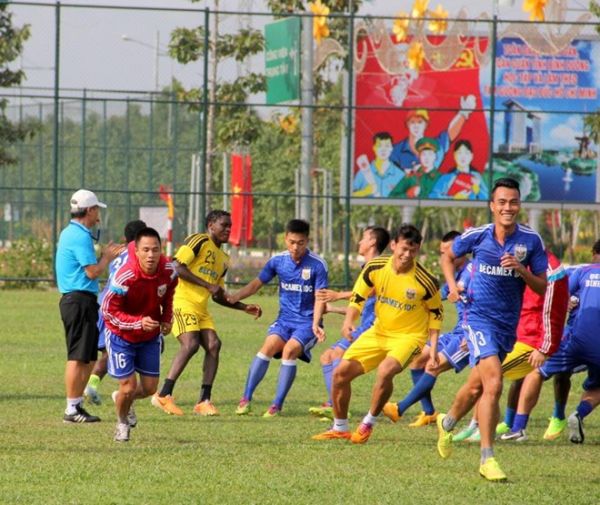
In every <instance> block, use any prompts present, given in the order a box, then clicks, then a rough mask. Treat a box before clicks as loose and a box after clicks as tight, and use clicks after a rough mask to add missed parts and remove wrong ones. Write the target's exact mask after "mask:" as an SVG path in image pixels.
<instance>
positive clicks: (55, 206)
mask: <svg viewBox="0 0 600 505" xmlns="http://www.w3.org/2000/svg"><path fill="white" fill-rule="evenodd" d="M54 12H55V15H54V118H53V119H54V121H53V123H52V171H53V181H52V182H53V187H52V269H53V272H54V280H55V282H56V266H55V265H56V261H55V259H56V245H57V242H58V133H59V131H58V130H59V123H58V102H59V86H60V79H59V75H60V2H56V6H55V9H54Z"/></svg>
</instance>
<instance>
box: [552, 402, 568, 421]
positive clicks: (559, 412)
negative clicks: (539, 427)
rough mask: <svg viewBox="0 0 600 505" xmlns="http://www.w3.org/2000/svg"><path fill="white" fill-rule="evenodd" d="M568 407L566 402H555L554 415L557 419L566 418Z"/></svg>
mask: <svg viewBox="0 0 600 505" xmlns="http://www.w3.org/2000/svg"><path fill="white" fill-rule="evenodd" d="M566 407H567V405H566V403H562V402H554V412H553V413H552V417H556V419H564V418H565V408H566Z"/></svg>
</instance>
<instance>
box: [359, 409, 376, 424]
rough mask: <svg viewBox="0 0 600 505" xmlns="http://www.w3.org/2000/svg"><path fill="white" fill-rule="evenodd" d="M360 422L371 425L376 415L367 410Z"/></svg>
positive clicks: (374, 421)
mask: <svg viewBox="0 0 600 505" xmlns="http://www.w3.org/2000/svg"><path fill="white" fill-rule="evenodd" d="M362 422H363V424H370V425H371V426H374V425H375V423H376V422H377V417H375V416H374V415H373V414H371V411H370V410H369V412H367V415H366V416H365V417H363V420H362Z"/></svg>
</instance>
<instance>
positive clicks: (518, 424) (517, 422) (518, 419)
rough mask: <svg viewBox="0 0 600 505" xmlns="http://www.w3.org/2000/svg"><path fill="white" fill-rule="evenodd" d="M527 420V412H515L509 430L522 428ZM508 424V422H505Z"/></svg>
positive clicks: (513, 430) (525, 426)
mask: <svg viewBox="0 0 600 505" xmlns="http://www.w3.org/2000/svg"><path fill="white" fill-rule="evenodd" d="M528 422H529V414H516V415H515V416H514V419H513V423H512V426H511V428H510V431H512V432H513V433H516V432H517V431H519V430H524V429H525V428H527V423H528ZM506 424H508V423H506Z"/></svg>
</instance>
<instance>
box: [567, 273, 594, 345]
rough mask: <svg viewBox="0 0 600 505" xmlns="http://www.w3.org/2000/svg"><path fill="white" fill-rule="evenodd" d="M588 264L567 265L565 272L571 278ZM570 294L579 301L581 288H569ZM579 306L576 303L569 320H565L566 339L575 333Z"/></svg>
mask: <svg viewBox="0 0 600 505" xmlns="http://www.w3.org/2000/svg"><path fill="white" fill-rule="evenodd" d="M585 266H588V265H587V264H584V265H574V266H570V267H565V272H566V274H567V276H568V277H569V278H571V276H572V275H573V274H574V273H575V272H576V271H577V270H579V269H580V268H582V267H585ZM569 296H570V297H571V298H573V297H575V298H577V301H579V290H577V291H575V292H571V290H570V289H569ZM578 308H579V305H576V306H575V307H573V308H572V309H571V310H569V315H568V316H567V321H566V322H565V328H564V330H563V340H565V339H569V338H570V337H571V334H572V333H573V323H574V322H575V317H576V316H577V309H578Z"/></svg>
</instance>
